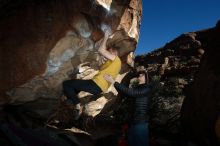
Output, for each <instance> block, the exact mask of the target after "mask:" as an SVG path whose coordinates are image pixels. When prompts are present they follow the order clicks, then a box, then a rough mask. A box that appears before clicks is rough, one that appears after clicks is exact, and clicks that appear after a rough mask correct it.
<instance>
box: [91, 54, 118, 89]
mask: <svg viewBox="0 0 220 146" xmlns="http://www.w3.org/2000/svg"><path fill="white" fill-rule="evenodd" d="M120 70H121V60H120V58H119V57H118V56H117V57H115V59H114V60H108V61H106V62H105V63H104V64H103V65H102V66H101V68H100V71H99V72H98V74H96V75H95V76H94V77H93V79H92V80H93V81H94V82H95V83H96V84H97V85H98V86H99V87H100V88H101V89H102V91H103V92H106V91H107V90H108V88H109V86H110V84H109V83H108V82H107V81H106V80H105V79H104V75H105V74H108V75H111V76H112V77H113V78H114V79H115V78H116V76H117V75H118V73H119V72H120Z"/></svg>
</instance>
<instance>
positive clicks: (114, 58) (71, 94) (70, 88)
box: [63, 31, 121, 119]
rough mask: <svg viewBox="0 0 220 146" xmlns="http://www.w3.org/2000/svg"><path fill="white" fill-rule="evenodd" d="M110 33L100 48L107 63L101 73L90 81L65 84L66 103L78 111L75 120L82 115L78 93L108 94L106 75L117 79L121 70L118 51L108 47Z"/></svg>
mask: <svg viewBox="0 0 220 146" xmlns="http://www.w3.org/2000/svg"><path fill="white" fill-rule="evenodd" d="M109 34H110V33H109V32H108V31H107V32H106V33H105V36H104V39H103V42H102V44H101V45H100V48H99V50H98V51H99V53H100V54H101V55H103V56H104V57H105V58H106V59H107V61H106V62H105V63H104V64H103V65H102V66H101V67H100V70H99V72H98V73H97V74H96V75H95V76H94V77H93V79H90V80H79V79H73V80H67V81H64V82H63V91H64V95H65V96H66V97H67V100H66V103H67V104H70V105H75V109H76V111H77V114H76V117H75V119H78V118H79V116H80V114H81V111H80V110H81V107H80V100H79V98H78V93H79V92H80V91H85V92H89V93H91V94H93V95H98V94H100V93H102V92H106V91H107V89H108V88H109V86H110V84H109V83H108V82H107V81H106V80H105V79H104V75H105V74H109V75H111V76H112V77H113V78H115V77H116V76H117V75H118V73H119V72H120V70H121V60H120V58H119V57H118V50H117V48H116V47H114V46H111V47H109V48H107V47H106V42H107V40H108V38H109Z"/></svg>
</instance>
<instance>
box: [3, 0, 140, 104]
mask: <svg viewBox="0 0 220 146" xmlns="http://www.w3.org/2000/svg"><path fill="white" fill-rule="evenodd" d="M0 6H1V11H0V19H1V21H0V32H1V35H0V44H1V45H0V51H1V53H0V54H1V66H0V67H1V75H0V76H1V78H0V79H1V84H0V93H1V98H0V104H5V103H10V104H21V103H26V102H29V101H35V100H37V99H39V98H50V99H57V98H58V97H59V96H60V94H61V91H62V87H61V84H62V82H63V81H64V80H66V79H70V75H71V74H72V73H73V72H74V69H75V68H76V67H77V66H78V65H80V64H83V63H85V62H89V66H85V67H82V68H80V69H81V70H82V72H81V74H80V75H79V77H78V78H84V79H88V78H91V77H92V75H91V73H94V71H95V70H96V69H97V67H98V66H100V62H101V57H100V55H99V54H98V52H97V49H98V47H99V44H100V42H101V41H102V38H103V35H104V31H106V29H109V30H111V32H112V33H113V34H114V35H113V38H111V39H109V41H108V44H111V43H114V44H116V45H118V46H119V47H120V57H121V58H122V60H123V61H124V60H125V58H126V55H127V54H128V53H129V52H131V51H134V50H135V48H136V44H137V41H138V37H139V29H140V21H141V15H142V4H141V0H74V1H72V0H50V1H38V0H20V1H18V2H16V3H12V2H11V1H10V0H9V1H3V2H1V1H0ZM9 10H10V11H9ZM84 71H86V72H84ZM88 74H89V75H90V76H87V75H88Z"/></svg>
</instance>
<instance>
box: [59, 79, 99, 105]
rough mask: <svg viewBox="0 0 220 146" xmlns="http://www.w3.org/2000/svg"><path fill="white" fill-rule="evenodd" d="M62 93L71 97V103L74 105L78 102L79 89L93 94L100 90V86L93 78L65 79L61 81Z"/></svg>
mask: <svg viewBox="0 0 220 146" xmlns="http://www.w3.org/2000/svg"><path fill="white" fill-rule="evenodd" d="M63 91H64V95H65V96H66V97H67V98H68V99H71V101H72V104H74V105H76V104H78V103H80V101H79V98H78V97H77V94H78V93H79V92H80V91H85V92H89V93H91V94H93V95H98V94H100V93H101V92H102V90H101V89H100V87H99V86H98V85H97V84H96V83H95V82H94V81H93V80H79V79H74V80H67V81H64V82H63Z"/></svg>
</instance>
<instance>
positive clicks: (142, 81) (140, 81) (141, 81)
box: [138, 73, 145, 84]
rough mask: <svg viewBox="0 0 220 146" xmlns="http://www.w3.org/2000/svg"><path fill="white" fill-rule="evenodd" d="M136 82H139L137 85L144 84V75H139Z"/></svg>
mask: <svg viewBox="0 0 220 146" xmlns="http://www.w3.org/2000/svg"><path fill="white" fill-rule="evenodd" d="M138 81H139V84H143V83H145V74H144V73H140V74H139V76H138Z"/></svg>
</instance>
